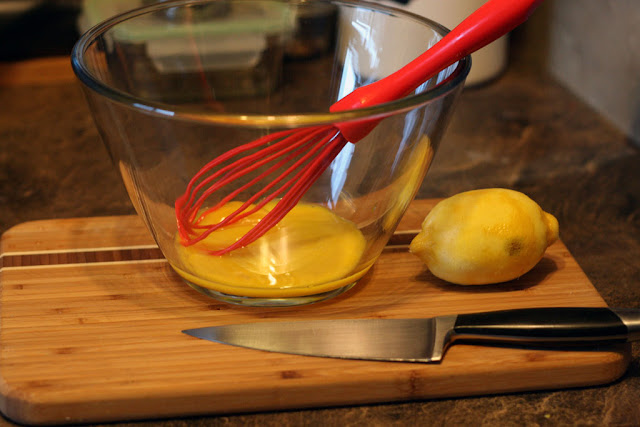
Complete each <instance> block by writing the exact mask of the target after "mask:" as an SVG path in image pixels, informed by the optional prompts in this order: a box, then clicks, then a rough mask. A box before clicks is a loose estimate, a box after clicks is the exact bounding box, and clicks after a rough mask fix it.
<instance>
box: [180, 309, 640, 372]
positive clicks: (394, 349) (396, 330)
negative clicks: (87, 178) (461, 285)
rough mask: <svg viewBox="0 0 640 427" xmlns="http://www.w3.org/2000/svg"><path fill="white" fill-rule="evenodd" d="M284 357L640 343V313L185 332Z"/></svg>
mask: <svg viewBox="0 0 640 427" xmlns="http://www.w3.org/2000/svg"><path fill="white" fill-rule="evenodd" d="M182 332H184V333H186V334H188V335H191V336H194V337H197V338H201V339H205V340H209V341H214V342H218V343H222V344H230V345H234V346H240V347H249V348H253V349H258V350H267V351H273V352H279V353H292V354H300V355H305V356H320V357H335V358H343V359H366V360H382V361H396V362H439V361H440V360H441V359H442V357H443V354H444V352H445V350H446V349H447V347H448V346H449V345H450V344H451V343H454V342H457V341H460V340H467V341H473V342H493V343H515V344H520V345H527V344H529V345H548V344H561V345H572V344H593V345H595V344H606V343H615V342H626V341H635V340H640V309H615V310H614V309H609V308H579V307H562V308H528V309H514V310H502V311H491V312H482V313H472V314H458V315H447V316H438V317H433V318H430V319H343V320H310V321H291V322H260V323H245V324H238V325H224V326H211V327H205V328H197V329H187V330H184V331H182Z"/></svg>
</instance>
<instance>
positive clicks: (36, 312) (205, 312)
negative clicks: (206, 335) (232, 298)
mask: <svg viewBox="0 0 640 427" xmlns="http://www.w3.org/2000/svg"><path fill="white" fill-rule="evenodd" d="M434 203H435V201H433V200H426V201H425V200H421V201H415V202H414V203H413V204H412V205H411V206H410V209H409V211H408V212H407V214H406V215H405V216H404V218H403V220H402V223H401V224H400V226H399V228H398V232H397V233H396V237H395V238H394V240H393V241H392V242H391V243H392V245H391V246H389V247H388V248H387V250H385V252H384V253H383V255H382V256H381V257H380V259H379V260H378V262H377V263H376V264H375V266H374V267H373V268H372V270H371V271H370V272H369V273H368V274H367V275H366V276H365V277H364V278H363V279H361V280H360V282H359V283H358V284H357V285H356V286H355V287H354V288H353V289H351V290H350V291H348V292H346V293H345V294H343V295H341V296H339V297H336V298H334V299H332V300H329V301H325V302H321V303H317V304H313V305H309V306H303V307H290V308H246V307H237V306H232V305H228V304H224V303H220V302H217V301H215V300H213V299H211V298H209V297H206V296H204V295H201V294H199V293H197V292H195V291H194V290H192V289H191V288H189V287H188V286H187V285H185V284H184V283H183V282H182V281H181V280H180V278H179V277H178V276H177V275H176V274H175V273H174V272H173V271H172V270H171V268H170V267H169V265H168V264H167V262H166V261H165V260H164V259H163V258H162V256H161V254H160V252H159V251H158V249H157V247H155V245H154V243H153V240H152V239H151V238H150V236H149V235H148V233H147V232H146V230H145V229H144V226H143V224H142V222H141V221H140V220H139V219H138V218H137V217H133V216H127V217H102V218H78V219H65V220H46V221H36V222H29V223H24V224H21V225H18V226H16V227H14V228H12V229H10V230H9V231H7V232H6V233H5V234H4V235H3V237H2V241H1V246H0V250H1V252H0V254H1V255H0V257H1V258H0V261H1V262H2V264H0V265H1V270H0V286H1V293H0V343H1V345H0V376H1V381H0V410H1V411H2V412H3V413H4V414H5V415H6V416H8V417H9V418H11V419H13V420H16V421H19V422H22V423H27V424H55V423H80V422H103V421H113V420H127V419H140V418H160V417H169V416H181V415H196V414H213V413H233V412H250V411H269V410H279V409H288V408H304V407H320V406H334V405H357V404H364V403H372V402H389V401H404V400H414V399H430V398H438V397H449V396H467V395H478V394H494V393H507V392H515V391H525V390H538V389H551V388H561V387H579V386H588V385H595V384H602V383H607V382H611V381H614V380H615V379H617V378H618V377H619V376H621V375H622V374H623V373H624V371H625V369H626V368H627V365H628V363H629V357H630V349H629V346H627V345H616V346H608V347H600V348H583V349H528V348H514V347H504V346H486V347H480V346H475V345H466V344H458V345H455V346H453V347H451V348H450V349H449V351H448V352H447V354H446V356H445V359H444V361H443V362H442V363H440V364H414V363H394V362H368V361H357V360H338V359H323V358H314V357H304V356H295V355H284V354H276V353H267V352H262V351H256V350H250V349H242V348H237V347H230V346H225V345H221V344H214V343H211V342H206V341H202V340H198V339H196V338H192V337H189V336H186V335H184V334H182V333H181V332H180V331H181V330H183V329H186V328H195V327H201V326H210V325H219V324H229V323H241V322H267V321H276V320H300V319H331V318H371V317H378V318H400V317H419V316H423V317H430V316H435V315H441V314H451V313H465V312H473V311H485V310H494V309H507V308H519V307H542V306H589V307H597V306H604V305H605V303H604V301H603V300H602V298H601V297H600V295H598V293H597V291H596V290H595V289H594V288H593V286H592V285H591V283H590V282H589V280H588V279H587V277H586V276H585V274H584V273H583V272H582V270H581V269H580V267H579V266H578V264H577V263H576V262H575V260H574V259H573V257H572V256H571V254H570V253H569V252H568V250H567V249H566V247H565V246H564V245H563V243H562V242H557V243H556V244H554V245H553V246H552V247H550V248H549V249H548V251H547V253H546V254H545V257H544V258H543V259H542V260H541V261H540V263H539V264H538V265H537V266H536V267H535V268H534V269H533V270H532V271H530V272H529V273H527V274H526V275H525V276H523V277H522V278H520V279H518V280H515V281H512V282H508V283H504V284H501V285H494V286H481V287H460V286H453V285H450V284H447V283H445V282H443V281H441V280H439V279H436V278H435V277H433V276H432V275H431V274H430V273H429V272H428V271H427V270H426V268H425V267H424V265H423V264H422V263H421V262H420V261H419V260H418V259H417V258H415V257H413V256H412V255H410V254H409V253H408V252H407V249H406V246H403V245H404V244H406V242H408V241H409V240H410V237H411V236H412V235H413V233H414V232H415V230H416V229H418V228H419V226H420V222H421V221H422V219H423V218H424V216H425V215H426V213H427V212H428V210H429V209H430V208H431V207H432V206H433V204H434Z"/></svg>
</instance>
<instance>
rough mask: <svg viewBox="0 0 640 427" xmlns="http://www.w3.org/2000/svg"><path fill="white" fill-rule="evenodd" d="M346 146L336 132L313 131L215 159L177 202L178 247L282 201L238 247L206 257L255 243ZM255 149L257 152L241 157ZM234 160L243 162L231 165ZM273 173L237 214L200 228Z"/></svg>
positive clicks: (283, 135) (276, 137) (267, 139)
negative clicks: (212, 202) (214, 197)
mask: <svg viewBox="0 0 640 427" xmlns="http://www.w3.org/2000/svg"><path fill="white" fill-rule="evenodd" d="M346 143H347V140H346V139H345V138H343V137H342V136H341V135H340V133H339V131H338V129H337V128H335V127H333V126H314V127H309V128H305V129H301V130H287V131H282V132H277V133H273V134H270V135H267V136H264V137H262V138H260V139H257V140H255V141H253V142H250V143H248V144H245V145H242V146H239V147H237V148H234V149H232V150H230V151H228V152H227V153H225V154H223V155H221V156H219V157H217V158H215V159H214V160H212V161H211V162H209V163H207V164H206V165H205V166H204V167H203V168H202V169H201V170H200V171H199V172H198V173H197V174H196V175H195V176H194V177H193V178H192V179H191V181H190V182H189V184H188V185H187V189H186V191H185V193H184V194H183V195H182V196H180V197H179V198H178V199H177V200H176V203H175V208H176V218H177V223H178V231H179V234H180V239H181V242H182V244H183V245H185V246H191V245H194V244H196V243H198V242H200V241H202V240H204V239H205V238H206V237H207V236H209V235H210V234H211V233H213V232H214V231H216V230H219V229H221V228H223V227H225V226H229V225H232V224H234V223H236V222H238V221H240V220H241V219H243V218H246V217H247V216H249V215H251V214H253V213H255V212H257V211H259V210H260V209H262V208H263V207H264V206H265V205H266V204H267V203H269V202H271V201H273V200H274V199H276V198H278V197H280V199H279V200H278V202H277V203H276V205H275V206H274V207H273V209H271V210H270V211H269V212H268V213H267V214H266V215H265V216H264V217H263V218H261V219H260V220H259V221H258V223H257V224H256V226H254V227H253V228H252V229H251V230H250V231H249V232H247V233H246V234H245V235H243V236H242V237H240V238H239V239H238V240H237V241H236V242H234V243H233V244H232V245H230V246H228V247H226V248H223V249H220V250H211V251H207V252H208V253H209V254H211V255H224V254H226V253H228V252H231V251H233V250H235V249H238V248H240V247H243V246H246V245H248V244H249V243H251V242H253V241H255V240H257V239H258V238H260V237H261V236H262V235H264V234H265V233H266V232H267V231H269V230H270V229H271V228H272V227H273V226H274V225H276V224H277V223H278V222H279V221H280V220H281V219H282V218H283V217H284V216H285V215H286V214H287V213H288V212H289V211H290V210H291V209H293V207H294V206H295V205H296V204H297V203H298V202H299V201H300V199H301V198H302V196H303V195H304V194H305V192H306V191H307V190H308V189H309V187H310V186H311V185H312V184H313V183H314V182H315V181H316V180H317V179H318V178H319V177H320V175H322V173H323V172H324V170H325V169H326V168H327V167H328V166H329V164H331V161H332V160H333V159H334V158H335V157H336V156H337V155H338V153H339V152H340V151H341V150H342V148H343V147H344V146H345V144H346ZM261 147H264V148H261ZM256 149H259V150H257V151H255V152H252V153H250V154H248V155H244V154H245V153H247V152H251V151H254V150H256ZM237 156H241V157H239V158H238V159H236V160H234V161H232V160H233V159H234V158H235V157H237ZM229 162H230V163H229ZM263 167H264V168H266V169H265V170H264V171H261V172H260V173H259V174H258V175H257V176H255V177H253V178H251V179H250V180H249V181H248V182H247V183H245V184H243V185H242V186H240V187H238V188H237V189H235V190H233V191H232V192H230V193H229V194H227V195H226V196H225V197H224V198H223V199H221V200H220V201H219V202H217V203H216V204H215V205H214V206H211V207H207V208H206V209H204V210H203V206H204V205H205V203H206V201H207V200H208V198H209V197H210V196H212V195H213V194H214V193H218V192H220V191H222V190H223V189H224V188H225V187H226V186H228V185H229V184H231V183H233V182H236V181H237V180H239V179H242V178H243V177H246V176H248V175H250V174H251V173H252V172H254V171H256V170H258V169H260V168H263ZM276 172H278V174H277V175H276V176H275V177H274V178H273V179H272V181H271V182H270V183H269V184H267V185H264V186H263V187H262V188H261V189H259V190H258V191H256V192H255V193H254V194H253V195H252V196H251V197H249V198H248V199H247V200H246V201H245V202H244V203H243V204H242V205H241V206H240V207H239V208H238V209H237V210H235V211H234V212H232V213H231V214H229V215H227V216H226V217H225V218H223V219H222V220H221V221H219V222H218V223H215V224H206V225H204V224H202V222H203V220H204V219H205V218H206V217H207V216H208V214H210V213H211V212H213V211H216V210H218V209H219V208H220V207H222V206H223V205H225V204H226V203H228V202H230V201H231V200H233V199H234V198H235V197H237V196H238V195H239V194H241V193H242V192H244V191H247V190H249V189H250V188H251V187H253V186H256V185H259V184H261V183H263V182H264V181H265V180H266V179H267V178H268V177H269V176H270V175H272V174H274V173H276ZM279 184H280V186H279V187H277V186H278V185H279ZM276 187H277V188H276Z"/></svg>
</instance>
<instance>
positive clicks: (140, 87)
mask: <svg viewBox="0 0 640 427" xmlns="http://www.w3.org/2000/svg"><path fill="white" fill-rule="evenodd" d="M100 3H101V4H103V5H104V4H109V5H111V6H109V7H114V6H113V5H117V4H118V2H117V1H114V2H97V3H96V4H100ZM126 3H127V4H129V5H130V4H131V3H130V2H128V1H127V2H126ZM147 3H148V2H147ZM213 3H216V6H219V7H208V6H211V5H212V4H213ZM221 3H224V5H222V4H221ZM310 3H316V0H310V1H306V0H305V1H303V2H299V3H298V2H295V1H274V0H233V1H230V2H227V1H225V0H216V1H210V0H209V1H207V0H204V1H203V0H196V1H163V2H158V3H156V4H151V5H147V6H144V7H142V8H139V9H136V10H133V11H129V12H124V13H121V14H119V15H116V16H114V17H112V18H109V19H107V20H103V21H102V22H101V23H99V24H98V25H96V26H94V27H92V28H91V29H90V30H89V31H87V32H86V33H85V34H84V35H83V36H82V37H81V39H80V40H79V41H78V43H77V44H76V46H75V47H74V50H73V53H72V66H73V69H74V71H75V73H76V75H77V77H78V79H79V80H80V82H82V84H83V89H84V92H85V93H86V97H87V100H88V103H89V106H90V109H91V112H92V114H93V117H94V119H95V122H96V125H97V127H98V129H99V131H100V134H101V136H102V138H103V140H104V143H105V145H106V147H107V149H108V151H109V154H110V155H111V157H112V159H113V162H114V164H115V165H116V167H117V168H118V170H119V171H120V173H121V175H122V179H123V182H124V184H125V186H126V188H127V191H128V193H129V195H130V197H131V200H132V203H133V205H134V207H135V209H136V211H137V212H138V214H139V215H140V217H141V218H142V219H143V220H144V222H145V224H146V225H147V227H148V228H149V230H150V232H151V234H152V235H153V237H154V238H155V240H156V242H157V244H158V246H159V247H160V249H161V250H162V252H163V254H164V256H165V257H166V259H167V260H168V262H169V263H170V264H171V266H172V267H173V269H174V270H175V271H176V272H177V273H178V274H179V275H180V276H181V277H182V278H183V279H184V280H185V281H186V283H188V284H189V285H190V286H192V287H193V288H195V289H197V290H198V291H200V292H203V293H205V294H207V295H210V296H212V297H214V298H217V299H219V300H223V301H227V302H230V303H235V304H242V305H254V306H287V305H298V304H306V303H312V302H316V301H320V300H324V299H327V298H330V297H332V296H335V295H338V294H340V293H342V292H344V291H346V290H347V289H349V288H350V287H351V286H353V285H354V284H355V283H356V282H357V281H358V279H360V278H361V277H362V276H363V275H364V274H365V273H366V272H367V271H368V270H369V269H370V268H371V266H372V265H373V264H374V262H375V261H376V259H377V258H378V257H379V255H380V254H381V252H382V250H383V248H384V247H385V245H386V243H387V241H388V239H389V238H390V236H391V235H392V233H393V231H394V229H395V228H396V226H397V224H398V222H399V220H400V218H401V217H402V215H403V213H404V211H405V210H406V208H407V207H408V205H409V203H410V201H411V200H412V199H413V197H414V195H415V193H416V192H417V190H418V188H419V187H420V185H421V183H422V181H423V179H424V176H425V173H426V171H427V168H428V166H429V164H430V163H431V160H432V158H433V155H434V152H435V150H436V148H437V146H438V143H439V141H440V139H441V137H442V135H443V132H444V129H445V127H446V124H447V122H448V120H449V117H450V116H451V113H452V111H453V109H454V105H455V101H456V99H457V97H458V95H459V93H460V92H461V90H462V87H463V85H464V81H465V78H466V76H467V74H468V72H469V69H470V66H471V63H470V58H469V57H466V58H463V59H461V60H460V61H459V62H457V63H456V64H454V65H452V66H450V67H449V68H447V69H446V70H443V71H442V72H440V73H439V74H437V75H436V76H434V77H432V78H431V79H429V80H428V81H426V82H425V83H424V84H423V85H421V86H420V87H419V88H418V89H416V90H415V92H413V93H411V94H409V95H407V96H406V97H405V98H403V99H400V100H397V101H394V102H389V103H385V104H381V105H377V106H374V107H370V108H364V109H360V110H352V111H346V112H337V113H329V107H330V106H331V104H333V103H334V102H335V101H336V100H338V99H340V98H341V97H343V96H344V95H345V94H347V93H349V92H351V91H352V90H354V89H355V88H357V87H359V86H362V85H365V84H367V83H370V82H373V81H376V80H378V79H380V78H383V77H385V76H386V75H388V74H389V73H391V72H393V71H395V70H397V69H398V68H400V67H402V66H403V65H405V64H406V63H408V62H409V61H410V60H411V59H413V58H415V57H416V56H418V55H419V54H421V53H422V52H423V51H424V50H426V49H428V48H429V47H430V46H431V45H433V44H435V43H436V42H437V41H438V40H439V39H440V38H441V37H442V36H443V35H444V34H446V32H447V30H446V29H445V28H444V27H442V26H440V25H438V24H437V23H435V22H432V21H429V20H428V19H425V18H422V17H419V16H417V15H413V14H410V13H407V12H404V11H401V10H397V9H394V8H389V7H385V6H382V5H378V4H374V3H367V2H364V1H320V0H317V3H318V5H320V6H322V7H320V8H319V9H321V10H325V11H326V10H327V9H328V8H329V9H331V10H333V16H334V20H333V21H332V22H331V28H332V32H331V36H330V41H329V43H326V48H324V47H323V48H322V49H315V50H314V52H315V53H314V55H312V56H310V57H305V59H304V60H301V59H300V58H299V57H290V56H288V55H287V51H288V48H289V47H290V46H291V43H300V40H295V35H296V34H297V33H299V32H298V31H297V27H298V26H300V25H303V22H304V21H302V20H300V19H299V17H300V15H299V10H300V7H301V6H302V5H304V6H305V10H308V9H309V4H310ZM218 4H220V5H218ZM94 6H95V5H94ZM222 6H224V7H222ZM96 7H97V6H96ZM114 11H115V9H114V10H111V12H110V13H113V12H114ZM211 11H214V12H211ZM94 12H95V11H94ZM105 13H109V11H106V12H105ZM176 17H179V19H176ZM323 46H325V45H323ZM371 118H376V119H381V121H380V122H379V124H378V125H377V126H376V127H375V129H374V130H373V131H372V132H371V133H370V134H369V135H368V136H367V137H365V138H364V139H362V140H361V141H359V142H357V143H355V144H353V143H347V144H346V145H345V147H344V148H343V149H342V151H341V152H340V153H339V154H338V155H337V157H336V158H335V159H334V160H333V161H332V162H331V163H330V165H329V166H328V167H327V169H326V170H325V171H324V173H323V174H322V175H321V176H320V177H319V178H318V179H317V181H316V182H315V183H314V184H313V185H312V186H311V187H310V188H309V190H308V191H307V192H306V193H305V194H304V196H303V197H302V199H301V200H300V202H299V203H298V204H297V206H296V207H295V208H294V209H293V210H292V211H291V212H289V213H288V214H287V216H286V217H285V218H284V219H283V220H282V221H281V222H280V223H279V224H278V225H277V226H276V227H274V228H273V229H272V230H270V231H269V232H268V233H267V234H265V235H264V236H262V237H261V238H260V239H258V240H256V241H255V242H253V243H251V244H248V245H246V247H242V248H239V249H237V250H234V251H232V252H229V253H227V254H225V255H212V254H211V250H212V248H215V247H216V245H220V244H221V243H220V242H221V241H226V242H233V241H235V240H236V239H237V238H238V237H239V236H240V235H241V234H243V233H244V231H243V230H245V231H246V227H245V228H243V227H244V225H241V226H238V227H232V226H229V227H225V228H223V229H221V230H219V231H216V232H214V233H212V234H211V235H210V236H209V237H207V238H206V239H204V240H202V241H201V242H199V243H197V244H193V245H191V244H185V241H184V239H182V238H181V236H180V233H179V232H178V226H177V223H178V222H177V220H176V207H175V204H176V200H177V199H179V198H180V196H181V195H182V194H183V193H184V192H185V189H186V188H187V185H188V183H189V182H190V180H191V179H192V178H193V177H194V175H196V174H197V173H198V171H199V170H200V169H201V168H202V167H203V166H204V165H205V164H207V162H209V161H210V160H211V159H214V158H216V157H217V156H219V155H221V154H223V153H226V152H228V151H229V150H231V149H233V148H234V147H237V146H239V145H242V144H245V143H248V142H250V141H253V140H256V139H258V138H260V137H263V136H265V135H269V134H272V133H274V132H278V131H282V130H285V129H298V128H307V127H309V126H318V125H331V124H335V123H342V122H346V121H353V120H363V119H371ZM272 179H273V178H272V177H269V178H265V179H262V183H263V184H264V185H267V184H268V183H269V182H271V180H272ZM245 182H246V181H245ZM242 185H243V182H234V183H232V184H231V185H230V187H229V189H228V190H225V191H226V192H224V191H223V192H213V193H212V194H211V195H205V197H204V199H205V201H204V203H203V205H202V206H201V210H199V211H198V212H197V214H198V215H200V214H201V213H202V212H206V209H207V208H209V207H212V206H215V205H216V204H217V203H218V202H219V201H220V200H222V199H223V198H224V197H225V196H227V195H228V194H231V193H232V192H233V191H234V190H237V189H240V190H242V189H241V186H242ZM259 188H261V187H260V186H258V187H257V188H256V189H254V188H253V187H252V188H250V189H246V190H242V191H240V190H239V191H236V192H235V193H233V199H234V200H233V201H232V202H231V204H232V205H233V204H234V203H240V202H243V201H246V200H248V199H249V198H250V197H251V196H252V195H254V194H256V192H257V191H258V190H259ZM201 193H202V192H201ZM232 208H233V206H232ZM232 208H231V210H233V209H232ZM266 208H267V209H268V206H267V207H266ZM229 212H230V211H229V210H221V211H220V210H219V211H215V212H214V214H215V215H218V216H220V217H224V216H226V215H228V214H229ZM214 214H212V215H214ZM259 219H260V216H259V215H258V217H256V218H254V220H255V221H258V220H259ZM207 220H212V219H211V218H208V219H205V221H207Z"/></svg>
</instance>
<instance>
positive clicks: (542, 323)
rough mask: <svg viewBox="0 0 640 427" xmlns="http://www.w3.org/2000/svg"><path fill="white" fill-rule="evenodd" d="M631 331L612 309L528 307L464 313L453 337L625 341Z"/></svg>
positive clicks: (457, 323)
mask: <svg viewBox="0 0 640 427" xmlns="http://www.w3.org/2000/svg"><path fill="white" fill-rule="evenodd" d="M629 332H630V331H629V328H627V325H626V324H625V323H624V322H623V320H622V319H621V318H620V316H618V315H617V314H616V313H615V312H614V311H613V310H611V309H609V308H575V307H562V308H527V309H514V310H503V311H492V312H486V313H473V314H460V315H458V317H457V319H456V323H455V326H454V328H453V334H452V337H451V338H452V339H453V340H457V339H466V340H482V341H486V340H489V341H508V342H527V343H540V344H544V343H555V342H558V343H567V344H569V343H588V342H596V341H606V342H624V341H627V339H629V338H630V336H629Z"/></svg>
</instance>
